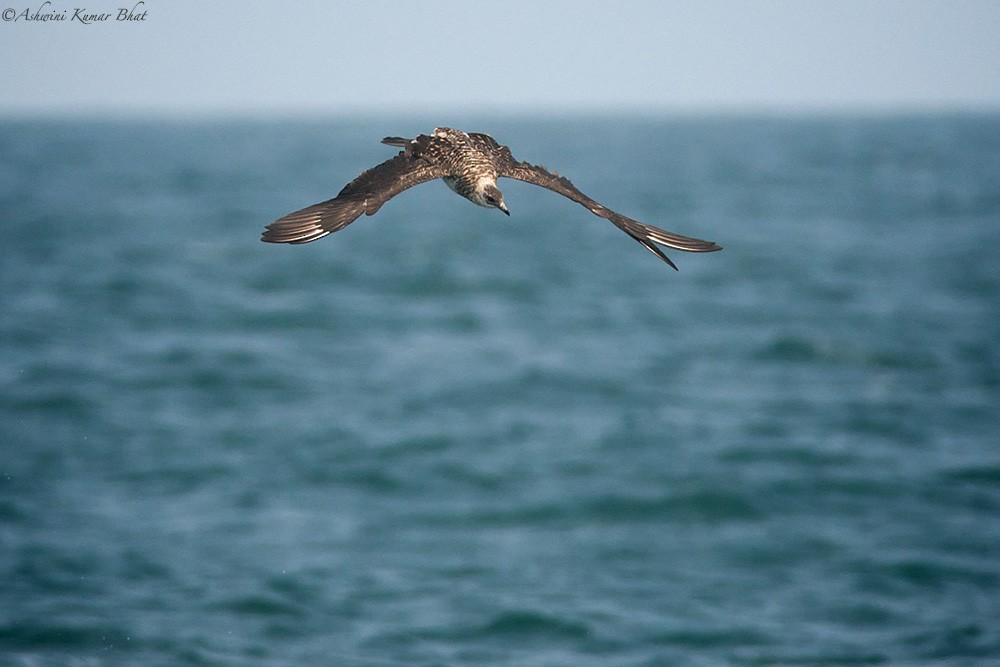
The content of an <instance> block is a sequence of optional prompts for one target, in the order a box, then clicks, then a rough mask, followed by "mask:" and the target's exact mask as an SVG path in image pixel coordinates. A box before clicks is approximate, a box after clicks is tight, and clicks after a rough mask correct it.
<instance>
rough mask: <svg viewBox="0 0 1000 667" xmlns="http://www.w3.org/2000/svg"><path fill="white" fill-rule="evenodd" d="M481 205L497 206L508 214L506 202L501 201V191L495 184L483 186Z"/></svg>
mask: <svg viewBox="0 0 1000 667" xmlns="http://www.w3.org/2000/svg"><path fill="white" fill-rule="evenodd" d="M483 206H487V207H491V208H498V209H500V210H501V211H503V212H504V213H506V214H507V215H510V211H508V210H507V204H505V203H504V202H503V193H502V192H500V188H498V187H497V186H495V185H487V186H486V187H484V188H483Z"/></svg>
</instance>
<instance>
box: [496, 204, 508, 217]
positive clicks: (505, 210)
mask: <svg viewBox="0 0 1000 667" xmlns="http://www.w3.org/2000/svg"><path fill="white" fill-rule="evenodd" d="M497 208H499V209H500V210H501V211H503V212H504V213H506V214H507V216H508V217H509V216H510V211H508V210H507V204H504V203H503V202H500V206H498V207H497Z"/></svg>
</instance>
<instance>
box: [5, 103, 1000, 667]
mask: <svg viewBox="0 0 1000 667" xmlns="http://www.w3.org/2000/svg"><path fill="white" fill-rule="evenodd" d="M435 125H453V126H457V127H461V128H463V129H468V130H475V131H485V132H489V133H491V134H493V135H494V136H495V137H497V139H498V140H500V142H501V143H505V144H508V145H510V146H511V147H512V149H513V151H514V155H515V156H516V157H517V158H519V159H522V160H528V161H531V162H534V163H539V164H544V165H547V166H549V167H550V168H552V169H554V170H557V171H558V172H559V173H560V174H562V175H565V176H567V177H569V178H571V179H572V180H573V181H574V183H575V184H576V185H577V186H578V187H579V188H580V189H581V190H583V191H584V192H586V193H588V194H589V195H591V196H592V197H594V198H596V199H598V200H599V201H601V202H603V203H604V204H606V205H607V206H609V207H611V208H613V209H616V210H618V211H621V212H622V213H624V214H626V215H629V216H631V217H633V218H636V219H638V220H641V221H643V222H646V223H649V224H653V225H657V226H661V227H664V228H666V229H669V230H671V231H674V232H678V233H681V234H686V235H690V236H695V237H699V238H704V239H709V240H714V241H716V242H718V243H719V244H721V245H722V246H724V247H725V249H724V250H723V251H722V252H718V253H712V254H703V255H695V254H688V253H683V252H669V251H668V254H669V255H670V257H671V258H672V259H673V260H674V261H675V262H676V263H677V265H678V266H679V267H680V271H679V272H675V271H673V270H672V269H670V268H669V267H667V266H666V265H665V264H663V263H662V262H660V261H658V260H657V259H656V258H655V257H654V256H653V255H652V254H650V253H649V252H647V251H646V250H644V249H643V248H642V247H641V246H640V245H639V244H637V243H635V242H634V241H632V240H631V239H629V238H628V237H627V236H626V235H624V234H622V233H621V232H620V231H619V230H617V229H616V228H615V227H614V226H613V225H611V224H610V223H608V222H607V221H605V220H602V219H600V218H597V217H595V216H593V215H591V214H590V213H589V212H588V211H587V210H585V209H584V208H582V207H580V206H578V205H576V204H574V203H573V202H571V201H569V200H567V199H564V198H562V197H559V196H558V195H556V194H553V193H551V192H547V191H545V190H542V189H540V188H536V187H534V186H530V185H527V184H522V183H517V182H513V181H506V182H504V181H502V182H501V184H500V185H501V188H502V189H503V190H504V193H505V196H506V200H507V204H508V206H509V208H510V210H511V217H510V218H507V217H506V216H504V215H502V214H501V213H499V212H498V211H495V210H487V209H484V208H479V207H476V206H473V205H472V204H470V203H469V202H467V201H465V200H463V199H461V198H459V197H457V196H455V195H454V194H453V193H451V192H450V191H449V190H448V189H447V188H446V187H445V186H444V185H443V184H442V183H438V182H435V183H431V184H428V185H424V186H421V187H419V188H416V189H413V190H410V191H407V192H405V193H403V194H401V195H400V196H399V197H398V198H396V199H394V200H392V201H390V202H389V203H387V204H386V205H385V206H384V207H383V209H382V210H381V211H379V213H378V215H376V216H374V217H371V218H363V219H361V220H359V221H358V222H356V223H355V224H354V225H352V226H350V227H348V228H347V229H345V230H343V231H341V232H338V233H336V234H334V235H332V236H329V237H327V238H324V239H322V240H321V241H319V242H316V243H313V244H308V245H302V246H283V245H271V244H264V243H261V242H260V241H259V237H260V233H261V231H262V229H263V226H264V225H265V224H267V223H269V222H271V221H273V220H274V219H276V218H278V217H280V216H281V215H283V214H285V213H288V212H289V211H292V210H295V209H297V208H301V207H303V206H306V205H309V204H312V203H315V202H318V201H321V200H324V199H327V198H329V197H332V196H334V195H335V194H336V193H337V192H338V191H339V190H340V188H341V187H342V186H343V185H344V184H345V183H346V182H348V181H349V180H351V179H352V178H354V176H356V175H357V174H358V173H360V172H361V171H362V170H363V169H365V168H367V167H369V166H372V165H374V164H377V163H378V162H381V161H382V160H384V159H386V158H388V157H390V156H391V155H393V154H394V151H395V149H393V148H390V147H386V146H382V145H380V144H379V140H380V139H381V138H382V137H383V136H386V135H402V136H414V135H416V134H417V133H420V132H428V131H430V130H431V129H432V128H433V127H434V126H435ZM0 234H2V237H0V241H2V242H0V665H26V666H35V665H37V666H48V665H249V666H257V665H259V666H270V665H278V666H291V665H347V666H353V665H359V666H360V665H374V666H376V667H377V666H384V665H392V666H397V665H418V666H420V665H427V666H432V665H515V666H534V665H565V666H605V665H610V666H626V665H627V666H631V665H643V666H652V665H673V664H677V665H717V664H732V665H830V664H855V665H868V664H902V665H980V664H982V665H990V664H997V662H998V661H1000V116H996V115H974V114H965V115H963V114H956V115H936V116H914V115H908V116H878V117H860V116H859V117H855V116H828V117H820V116H817V117H801V116H800V117H793V118H781V117H759V118H758V117H748V116H712V117H706V118H695V117H664V118H652V117H650V118H647V117H638V116H631V117H612V116H602V117H580V116H574V117H569V118H558V117H547V118H541V119H533V118H528V117H523V118H519V117H515V118H489V117H454V116H452V117H447V118H414V117H405V116H399V117H380V118H360V117H359V118H346V117H342V118H336V117H335V118H330V119H325V120H324V119H316V120H308V121H306V120H302V121H291V120H259V121H250V120H237V119H233V120H228V121H223V120H173V121H168V120H146V121H143V120H68V119H67V120H58V119H50V120H16V119H6V120H3V121H0Z"/></svg>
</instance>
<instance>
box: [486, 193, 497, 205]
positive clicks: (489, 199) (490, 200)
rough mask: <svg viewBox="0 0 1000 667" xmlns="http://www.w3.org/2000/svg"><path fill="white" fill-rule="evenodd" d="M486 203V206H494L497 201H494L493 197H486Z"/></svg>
mask: <svg viewBox="0 0 1000 667" xmlns="http://www.w3.org/2000/svg"><path fill="white" fill-rule="evenodd" d="M486 203H487V204H493V205H494V206H495V205H496V203H497V200H496V198H495V197H494V196H493V195H486Z"/></svg>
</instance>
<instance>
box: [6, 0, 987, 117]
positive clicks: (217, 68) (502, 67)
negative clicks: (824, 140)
mask: <svg viewBox="0 0 1000 667" xmlns="http://www.w3.org/2000/svg"><path fill="white" fill-rule="evenodd" d="M134 4H135V0H51V1H50V2H47V3H46V2H44V0H0V8H9V9H6V11H4V12H3V14H2V17H3V19H4V21H3V22H0V113H6V114H10V113H24V112H28V113H34V112H45V113H70V112H76V111H83V112H105V111H110V112H116V113H125V114H142V113H146V112H157V113H195V114H201V113H210V114H214V113H231V112H239V113H250V114H255V113H272V112H279V113H287V114H308V115H312V114H317V113H319V114H322V113H329V112H342V111H358V110H364V111H376V112H399V111H410V110H412V111H420V112H428V111H430V112H432V111H434V110H450V111H454V110H483V109H499V110H502V111H506V110H524V109H536V108H537V109H539V110H541V111H542V112H547V113H559V112H564V111H574V110H586V111H618V110H623V109H625V110H640V111H642V110H651V111H657V110H667V111H682V112H683V111H701V110H746V111H754V110H785V109H789V110H813V109H820V110H826V109H835V110H837V109H848V110H851V109H861V110H876V111H878V110H894V109H905V110H911V109H920V108H933V109H942V108H943V109H1000V1H997V2H994V1H988V0H983V1H971V0H970V1H963V0H942V1H940V2H938V1H923V2H922V1H919V0H905V1H899V2H897V1H886V0H846V1H845V0H837V1H836V2H825V1H820V0H816V1H809V0H798V1H784V0H781V1H772V2H769V1H752V2H723V1H705V0H690V1H688V2H627V1H625V2H623V1H617V2H607V1H597V2H585V1H575V2H547V1H546V0H529V1H527V2H520V1H519V2H505V1H502V0H493V1H491V2H474V1H471V0H466V1H464V2H417V1H409V2H405V1H403V0H399V1H398V2H379V1H373V0H365V1H362V2H338V1H334V0H322V1H321V0H283V1H273V2H267V1H262V0H259V1H258V0H241V1H231V2H219V1H212V0H145V2H144V3H140V4H139V5H138V7H137V8H136V12H137V13H141V12H142V11H145V12H146V15H145V20H143V21H140V22H117V21H115V20H114V19H115V17H116V15H117V13H118V8H119V7H127V8H131V7H133V6H134ZM78 7H79V8H86V12H85V13H87V14H97V13H101V12H107V13H110V14H111V15H112V17H111V18H110V19H109V20H107V21H94V22H92V23H91V24H89V25H85V24H83V23H81V22H80V21H78V20H74V19H73V15H74V10H75V9H76V8H78ZM25 10H27V14H28V15H31V14H33V13H35V12H36V11H40V13H42V14H56V15H64V16H65V20H62V21H54V20H50V21H44V22H43V21H40V20H34V21H29V20H27V18H26V17H25ZM12 17H13V19H14V20H9V19H11V18H12Z"/></svg>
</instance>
